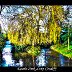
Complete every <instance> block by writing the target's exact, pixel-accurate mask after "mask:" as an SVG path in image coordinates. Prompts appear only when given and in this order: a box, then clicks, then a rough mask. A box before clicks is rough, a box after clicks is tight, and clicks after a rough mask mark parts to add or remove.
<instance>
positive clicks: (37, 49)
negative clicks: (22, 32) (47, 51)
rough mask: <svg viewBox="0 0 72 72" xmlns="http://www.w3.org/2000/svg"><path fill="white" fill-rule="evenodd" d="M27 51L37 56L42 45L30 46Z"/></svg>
mask: <svg viewBox="0 0 72 72" xmlns="http://www.w3.org/2000/svg"><path fill="white" fill-rule="evenodd" d="M27 52H28V53H29V54H31V55H33V56H37V55H39V53H40V47H39V46H36V47H34V46H29V47H27Z"/></svg>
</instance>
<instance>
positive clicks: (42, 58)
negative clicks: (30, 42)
mask: <svg viewBox="0 0 72 72" xmlns="http://www.w3.org/2000/svg"><path fill="white" fill-rule="evenodd" d="M45 55H46V50H45V49H42V50H41V53H40V55H39V56H38V57H37V59H36V65H37V66H38V67H44V66H46V64H47V62H48V61H47V60H46V59H47V57H46V56H45Z"/></svg>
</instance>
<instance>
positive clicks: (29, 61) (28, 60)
mask: <svg viewBox="0 0 72 72" xmlns="http://www.w3.org/2000/svg"><path fill="white" fill-rule="evenodd" d="M32 63H33V61H32V56H30V55H27V56H25V57H24V66H25V67H27V66H28V67H31V66H32V65H33V64H32Z"/></svg>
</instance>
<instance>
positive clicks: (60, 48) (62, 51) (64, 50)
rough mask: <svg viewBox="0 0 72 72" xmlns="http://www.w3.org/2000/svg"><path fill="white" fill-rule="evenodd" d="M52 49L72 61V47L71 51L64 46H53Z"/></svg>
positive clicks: (71, 46)
mask: <svg viewBox="0 0 72 72" xmlns="http://www.w3.org/2000/svg"><path fill="white" fill-rule="evenodd" d="M51 49H52V50H54V51H56V52H58V53H60V54H62V55H64V56H66V57H68V58H69V59H72V45H70V46H69V50H68V46H67V45H66V46H62V45H59V46H58V45H53V46H51Z"/></svg>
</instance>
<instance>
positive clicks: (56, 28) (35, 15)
mask: <svg viewBox="0 0 72 72" xmlns="http://www.w3.org/2000/svg"><path fill="white" fill-rule="evenodd" d="M46 18H47V19H46ZM13 20H14V21H17V23H16V24H15V22H12V24H9V26H8V39H9V40H10V41H11V42H12V43H14V44H16V45H21V46H22V45H31V48H30V50H29V49H28V51H27V52H28V53H29V54H31V55H32V58H33V65H34V56H36V54H35V53H36V51H37V50H39V47H38V49H36V48H35V45H37V44H42V43H43V44H47V43H51V42H52V41H53V42H54V43H55V44H56V43H57V39H59V37H60V31H61V27H60V25H59V22H60V21H63V10H62V7H61V6H50V5H47V6H44V5H40V6H39V5H38V6H30V8H25V11H24V12H23V13H21V14H18V15H17V17H15V18H14V19H13ZM40 29H42V30H43V29H44V30H43V31H42V30H40ZM30 51H31V52H30ZM38 53H39V52H38Z"/></svg>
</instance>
